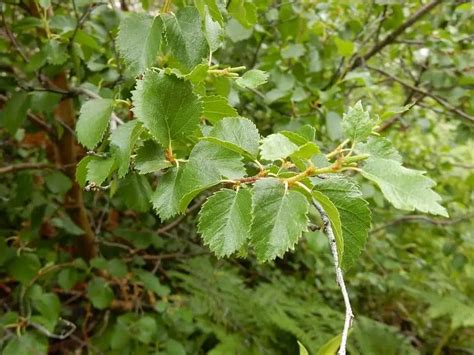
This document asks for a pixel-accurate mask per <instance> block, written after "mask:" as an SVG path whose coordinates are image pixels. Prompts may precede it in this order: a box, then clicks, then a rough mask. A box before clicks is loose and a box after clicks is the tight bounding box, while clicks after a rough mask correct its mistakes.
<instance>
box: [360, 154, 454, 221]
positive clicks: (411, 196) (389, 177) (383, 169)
mask: <svg viewBox="0 0 474 355" xmlns="http://www.w3.org/2000/svg"><path fill="white" fill-rule="evenodd" d="M361 173H362V175H363V176H364V177H365V178H367V179H369V180H371V181H373V182H375V183H376V184H377V185H378V186H379V187H380V189H381V190H382V193H383V194H384V196H385V198H386V199H387V200H388V201H390V202H391V203H392V204H393V205H394V206H395V208H398V209H402V210H407V211H413V210H415V209H416V210H418V211H420V212H426V213H431V214H434V215H440V216H444V217H448V212H447V211H446V209H445V208H444V207H443V206H441V205H440V204H439V201H441V197H440V196H439V195H438V194H437V193H436V192H434V191H433V190H432V187H433V186H435V182H434V181H433V180H431V179H430V178H428V177H426V176H423V174H424V171H420V170H413V169H407V168H405V167H403V166H402V165H401V163H400V162H398V161H395V160H389V159H382V158H371V159H369V160H368V161H367V162H366V164H365V165H364V166H363V168H362V171H361Z"/></svg>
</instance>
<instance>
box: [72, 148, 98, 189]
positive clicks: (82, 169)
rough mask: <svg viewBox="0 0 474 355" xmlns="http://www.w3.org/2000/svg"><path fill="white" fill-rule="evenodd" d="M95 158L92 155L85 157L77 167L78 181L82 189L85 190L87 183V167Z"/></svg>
mask: <svg viewBox="0 0 474 355" xmlns="http://www.w3.org/2000/svg"><path fill="white" fill-rule="evenodd" d="M93 159H94V158H93V157H92V156H90V155H87V156H85V157H84V158H82V159H81V161H80V162H79V163H78V164H77V165H76V181H77V183H78V184H79V186H80V187H81V188H84V186H86V183H87V165H88V164H89V162H90V161H91V160H93Z"/></svg>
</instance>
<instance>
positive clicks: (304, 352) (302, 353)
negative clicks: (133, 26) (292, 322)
mask: <svg viewBox="0 0 474 355" xmlns="http://www.w3.org/2000/svg"><path fill="white" fill-rule="evenodd" d="M298 349H299V355H309V352H308V350H306V348H305V346H304V345H303V344H302V343H301V342H300V341H299V340H298Z"/></svg>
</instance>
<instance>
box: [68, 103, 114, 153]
mask: <svg viewBox="0 0 474 355" xmlns="http://www.w3.org/2000/svg"><path fill="white" fill-rule="evenodd" d="M113 104H114V101H113V100H110V99H93V100H89V101H87V102H86V103H84V104H83V105H82V107H81V112H80V114H79V119H78V121H77V125H76V132H77V140H78V141H79V143H81V144H82V145H83V146H85V147H87V148H88V149H94V148H95V146H96V145H97V144H98V143H99V142H100V141H101V140H102V137H103V136H104V133H105V130H106V129H107V127H108V126H109V121H110V116H111V115H112V109H113Z"/></svg>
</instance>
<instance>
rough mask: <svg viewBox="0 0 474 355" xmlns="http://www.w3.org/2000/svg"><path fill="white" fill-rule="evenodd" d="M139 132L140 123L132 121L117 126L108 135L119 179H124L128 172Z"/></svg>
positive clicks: (140, 128) (140, 129)
mask: <svg viewBox="0 0 474 355" xmlns="http://www.w3.org/2000/svg"><path fill="white" fill-rule="evenodd" d="M141 131H142V125H141V123H140V122H138V121H137V120H133V121H129V122H127V123H124V124H122V125H120V126H118V127H117V128H116V129H114V130H113V131H112V133H111V134H110V144H111V145H112V146H114V147H115V148H116V149H115V158H116V162H117V164H118V175H119V177H124V176H125V175H126V174H127V172H128V167H129V166H130V156H131V154H132V149H133V147H134V145H135V143H136V141H137V139H138V137H139V136H140V133H141Z"/></svg>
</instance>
